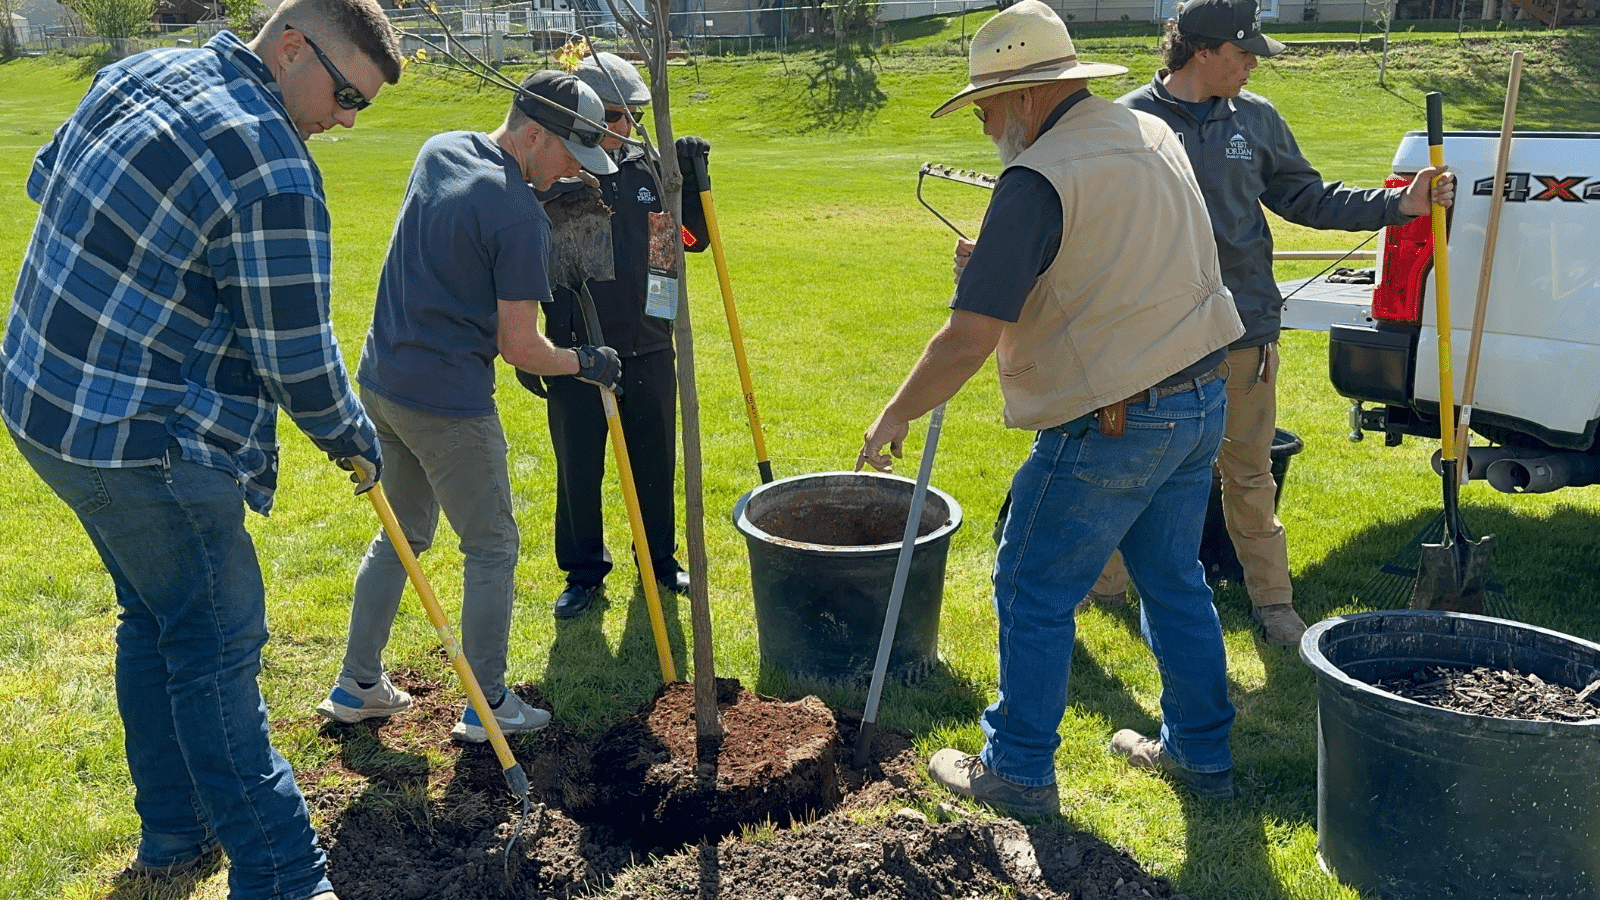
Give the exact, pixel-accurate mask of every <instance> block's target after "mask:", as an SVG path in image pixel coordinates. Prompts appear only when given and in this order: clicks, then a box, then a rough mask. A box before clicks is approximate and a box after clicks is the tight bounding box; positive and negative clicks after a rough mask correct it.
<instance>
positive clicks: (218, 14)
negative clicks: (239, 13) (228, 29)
mask: <svg viewBox="0 0 1600 900" xmlns="http://www.w3.org/2000/svg"><path fill="white" fill-rule="evenodd" d="M227 14H228V6H227V4H226V3H224V2H222V0H212V2H206V0H156V5H155V12H153V13H152V14H151V16H150V21H151V22H153V23H155V26H156V28H157V29H160V30H168V29H172V28H183V27H186V26H189V25H193V24H195V23H196V22H204V21H206V20H208V19H220V18H222V17H223V16H226V15H227Z"/></svg>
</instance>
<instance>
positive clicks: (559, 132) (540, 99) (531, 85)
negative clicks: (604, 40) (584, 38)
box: [515, 70, 617, 175]
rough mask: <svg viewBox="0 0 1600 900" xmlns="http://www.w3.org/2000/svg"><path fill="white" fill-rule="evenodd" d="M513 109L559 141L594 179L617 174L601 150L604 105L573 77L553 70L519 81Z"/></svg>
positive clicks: (608, 155) (604, 113) (605, 153)
mask: <svg viewBox="0 0 1600 900" xmlns="http://www.w3.org/2000/svg"><path fill="white" fill-rule="evenodd" d="M515 102H516V107H517V109H518V110H519V111H521V113H522V114H523V115H525V116H527V117H528V118H530V119H532V120H534V121H535V122H538V123H539V124H540V125H542V126H544V127H545V128H547V129H549V131H550V133H551V134H553V135H555V136H556V137H558V138H560V139H561V143H563V144H565V145H566V146H567V151H568V152H570V153H571V154H572V157H573V159H576V160H577V161H578V164H579V165H581V166H583V167H584V168H585V169H588V170H589V171H590V172H593V173H594V174H596V175H610V174H611V173H613V172H615V171H617V164H616V163H615V162H613V161H612V159H611V154H609V153H607V152H606V151H604V150H602V149H601V148H600V141H601V140H603V139H604V138H605V137H606V132H605V130H604V129H605V126H604V125H603V124H601V123H603V122H604V121H605V118H606V108H605V105H604V104H602V103H601V102H600V97H599V96H598V95H596V94H595V92H594V89H593V88H591V87H589V86H588V85H586V84H584V83H583V82H582V81H579V80H578V77H577V76H576V75H570V74H568V73H566V72H557V71H554V70H545V71H542V72H534V73H533V74H532V75H529V76H528V77H527V78H525V79H523V81H522V90H521V91H520V92H519V93H518V94H517V97H516V101H515Z"/></svg>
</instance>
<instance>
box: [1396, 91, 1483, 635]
mask: <svg viewBox="0 0 1600 900" xmlns="http://www.w3.org/2000/svg"><path fill="white" fill-rule="evenodd" d="M1427 103H1428V157H1429V162H1430V163H1431V164H1432V165H1434V166H1442V165H1444V108H1443V99H1442V98H1441V97H1440V95H1439V92H1437V91H1433V92H1430V93H1429V94H1428V95H1427ZM1445 224H1446V222H1445V210H1444V207H1442V206H1440V205H1438V204H1437V203H1435V204H1433V277H1434V292H1435V293H1436V294H1437V295H1438V296H1437V298H1436V300H1435V309H1434V313H1435V316H1434V317H1435V320H1436V323H1437V326H1438V332H1439V439H1440V442H1441V444H1442V447H1441V454H1440V460H1439V462H1440V466H1441V468H1442V472H1443V475H1442V477H1443V481H1444V535H1443V537H1442V538H1441V540H1440V542H1439V543H1437V544H1423V545H1422V556H1421V558H1420V559H1419V561H1418V563H1417V583H1416V585H1415V586H1414V587H1413V589H1412V592H1411V607H1412V608H1413V609H1446V610H1452V611H1455V612H1471V613H1482V612H1483V611H1484V582H1485V575H1486V573H1487V571H1488V568H1489V553H1490V551H1491V549H1492V547H1493V542H1494V536H1493V535H1490V536H1489V537H1486V538H1484V539H1483V540H1482V541H1473V540H1470V539H1469V538H1468V537H1467V535H1466V532H1465V530H1464V529H1463V528H1462V525H1461V509H1460V506H1459V502H1458V501H1459V497H1458V492H1459V491H1460V488H1461V478H1460V473H1459V472H1458V470H1457V465H1458V463H1459V459H1458V457H1457V453H1456V431H1455V375H1454V371H1453V369H1452V367H1451V363H1450V338H1451V333H1452V332H1451V328H1450V259H1449V254H1448V249H1449V248H1448V243H1447V241H1448V233H1447V229H1446V227H1445Z"/></svg>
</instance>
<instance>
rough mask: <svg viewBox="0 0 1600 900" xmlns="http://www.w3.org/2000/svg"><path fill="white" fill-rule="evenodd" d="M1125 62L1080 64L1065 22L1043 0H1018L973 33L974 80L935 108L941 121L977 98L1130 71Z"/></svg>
mask: <svg viewBox="0 0 1600 900" xmlns="http://www.w3.org/2000/svg"><path fill="white" fill-rule="evenodd" d="M1127 71H1128V67H1127V66H1118V65H1112V64H1111V63H1091V62H1079V61H1078V51H1077V50H1076V49H1075V48H1074V47H1073V46H1072V36H1071V35H1069V34H1067V25H1066V23H1065V22H1062V21H1061V17H1060V16H1058V15H1056V13H1055V10H1053V9H1051V8H1050V7H1048V6H1046V5H1044V4H1043V3H1040V2H1039V0H1018V2H1017V3H1015V4H1013V5H1011V6H1008V7H1006V8H1005V9H1004V10H1001V11H1000V12H999V13H997V14H996V15H995V17H994V18H992V19H990V20H989V21H987V22H985V23H983V27H982V28H979V29H978V33H977V34H975V35H973V36H972V60H971V62H970V63H969V64H968V72H969V73H970V79H971V81H972V83H971V84H969V85H967V87H966V90H963V91H962V92H961V93H959V94H957V95H955V96H954V97H951V98H950V99H949V100H947V101H945V104H944V105H943V106H941V107H939V108H938V109H936V110H934V111H933V118H935V119H937V118H939V117H940V116H942V115H944V114H945V113H948V112H950V111H951V110H956V109H960V108H961V107H963V106H966V105H967V104H968V103H971V102H972V101H974V100H982V99H983V98H984V97H992V96H994V95H995V94H1003V93H1005V92H1006V91H1015V90H1020V89H1021V88H1025V87H1032V86H1033V85H1036V84H1049V83H1050V82H1052V81H1071V80H1073V79H1077V78H1105V77H1107V76H1110V75H1125V74H1127Z"/></svg>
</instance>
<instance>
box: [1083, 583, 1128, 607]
mask: <svg viewBox="0 0 1600 900" xmlns="http://www.w3.org/2000/svg"><path fill="white" fill-rule="evenodd" d="M1127 605H1128V591H1127V589H1126V588H1124V589H1122V590H1121V591H1119V592H1117V593H1115V594H1102V593H1100V592H1099V591H1097V590H1095V589H1093V588H1090V589H1089V593H1087V594H1084V595H1083V599H1082V600H1079V601H1078V612H1083V611H1084V610H1086V609H1088V608H1089V607H1091V606H1099V607H1102V608H1105V609H1115V608H1116V607H1119V606H1127Z"/></svg>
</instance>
